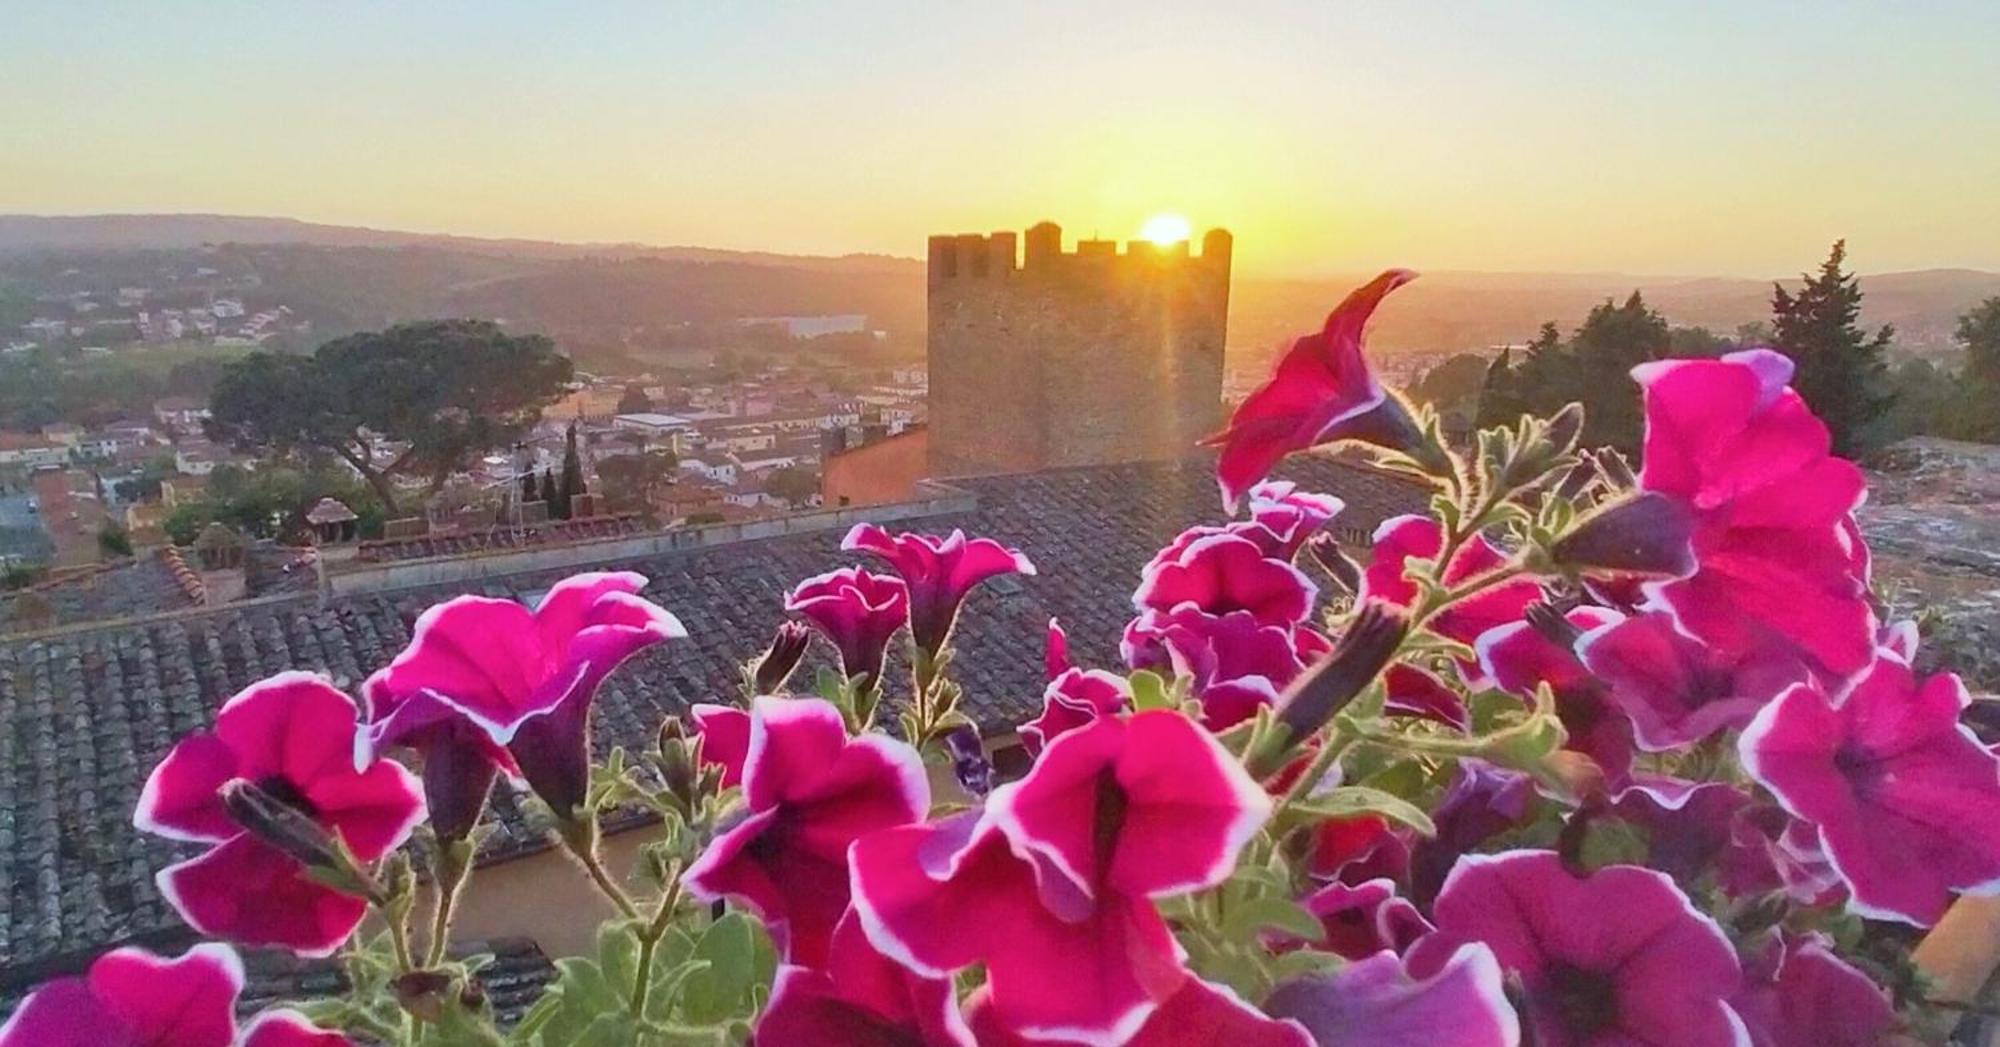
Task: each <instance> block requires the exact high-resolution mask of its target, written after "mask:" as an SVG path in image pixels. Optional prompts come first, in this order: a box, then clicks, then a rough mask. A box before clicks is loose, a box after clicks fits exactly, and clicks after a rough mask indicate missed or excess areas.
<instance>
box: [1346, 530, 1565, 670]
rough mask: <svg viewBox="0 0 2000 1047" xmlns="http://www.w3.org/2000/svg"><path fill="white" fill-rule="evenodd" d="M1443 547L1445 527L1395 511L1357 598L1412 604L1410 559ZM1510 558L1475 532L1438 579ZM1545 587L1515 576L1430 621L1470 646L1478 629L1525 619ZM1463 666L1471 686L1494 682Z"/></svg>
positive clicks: (1472, 574)
mask: <svg viewBox="0 0 2000 1047" xmlns="http://www.w3.org/2000/svg"><path fill="white" fill-rule="evenodd" d="M1442 552H1444V528H1443V527H1442V526H1441V525H1440V524H1439V523H1438V522H1437V521H1436V520H1434V519H1432V518H1430V517H1428V516H1414V515H1410V516H1396V517H1391V518H1390V519H1388V520H1385V521H1383V522H1382V526H1380V527H1378V528H1376V529H1375V542H1374V545H1373V546H1372V547H1371V548H1370V549H1369V561H1368V567H1367V569H1366V570H1365V571H1363V572H1362V575H1361V592H1360V593H1359V594H1358V595H1357V596H1356V603H1366V602H1367V601H1370V600H1376V601H1380V602H1382V603H1386V604H1389V605H1390V606H1392V607H1408V606H1410V605H1411V604H1412V603H1414V602H1416V599H1417V585H1416V583H1415V582H1412V581H1410V580H1409V578H1408V577H1406V576H1405V574H1404V570H1405V568H1406V566H1407V565H1408V563H1409V561H1410V560H1412V559H1420V560H1429V559H1434V558H1436V557H1437V556H1438V555H1439V554H1441V553H1442ZM1506 562H1507V556H1506V554H1505V553H1503V552H1501V551H1500V549H1499V547H1497V546H1495V545H1494V544H1493V543H1492V542H1489V541H1487V540H1486V539H1485V538H1484V537H1475V538H1473V539H1472V540H1471V541H1468V542H1466V543H1465V544H1464V545H1463V546H1461V547H1460V548H1459V550H1458V552H1457V553H1456V554H1455V555H1454V556H1452V558H1451V563H1449V564H1447V565H1445V568H1444V571H1443V572H1442V574H1441V575H1440V578H1439V580H1440V581H1442V582H1443V583H1444V584H1445V585H1457V584H1459V583H1461V582H1465V581H1468V580H1471V579H1473V578H1477V577H1478V576H1480V575H1482V574H1485V573H1486V572H1488V571H1491V570H1493V569H1495V568H1498V567H1501V566H1503V565H1504V564H1506ZM1541 596H1542V588H1541V585H1540V584H1539V583H1537V582H1536V581H1535V580H1534V579H1532V578H1516V579H1513V580H1510V581H1507V582H1503V583H1501V584H1499V585H1496V586H1493V587H1492V588H1490V589H1487V590H1486V591H1485V592H1482V593H1478V594H1475V595H1474V596H1472V597H1470V598H1468V599H1465V600H1461V601H1459V602H1458V603H1456V604H1453V605H1452V606H1451V607H1449V608H1447V609H1446V610H1444V611H1442V612H1440V613H1439V614H1438V615H1437V616H1436V617H1435V618H1432V619H1431V621H1430V626H1429V627H1430V629H1431V631H1433V632H1435V633H1437V634H1438V635H1440V636H1445V637H1449V638H1450V639H1453V640H1457V641H1458V642H1459V643H1462V644H1466V645H1470V644H1471V643H1472V642H1473V641H1474V640H1477V639H1478V638H1479V636H1480V634H1482V633H1484V632H1486V631H1487V630H1489V629H1492V628H1495V627H1497V626H1501V625H1507V624H1509V623H1512V622H1518V621H1520V620H1521V615H1522V614H1523V613H1525V612H1526V611H1527V609H1528V606H1529V605H1530V604H1533V603H1534V602H1536V601H1537V600H1540V599H1541ZM1459 668H1460V669H1461V671H1462V673H1463V675H1464V676H1465V678H1466V681H1465V682H1466V684H1467V685H1468V686H1471V687H1475V688H1477V687H1485V686H1489V685H1490V683H1491V681H1490V680H1488V679H1486V678H1485V677H1484V675H1483V674H1481V672H1480V671H1479V666H1478V664H1477V663H1475V662H1461V663H1460V666H1459Z"/></svg>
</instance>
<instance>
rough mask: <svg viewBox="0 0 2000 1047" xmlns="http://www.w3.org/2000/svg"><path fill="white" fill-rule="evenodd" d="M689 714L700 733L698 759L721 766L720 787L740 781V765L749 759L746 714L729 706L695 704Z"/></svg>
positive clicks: (748, 735)
mask: <svg viewBox="0 0 2000 1047" xmlns="http://www.w3.org/2000/svg"><path fill="white" fill-rule="evenodd" d="M689 716H690V717H692V718H693V720H694V733H696V734H697V735H700V736H701V762H703V763H712V764H715V765H717V766H719V767H721V768H722V787H723V788H725V789H727V788H730V787H732V786H736V785H740V784H742V782H743V767H744V764H745V763H746V762H748V760H749V758H750V714H749V713H747V712H744V711H743V710H741V709H738V708H736V707H734V706H729V705H710V704H708V703H706V702H704V703H701V704H698V705H696V706H695V707H694V708H693V709H692V710H691V711H690V712H689Z"/></svg>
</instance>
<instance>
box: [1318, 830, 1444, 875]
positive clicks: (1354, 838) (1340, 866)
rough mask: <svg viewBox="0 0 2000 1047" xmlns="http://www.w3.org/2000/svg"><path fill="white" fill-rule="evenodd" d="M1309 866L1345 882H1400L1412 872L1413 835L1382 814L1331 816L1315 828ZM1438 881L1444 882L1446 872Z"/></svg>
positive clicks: (1320, 873) (1322, 873) (1319, 873)
mask: <svg viewBox="0 0 2000 1047" xmlns="http://www.w3.org/2000/svg"><path fill="white" fill-rule="evenodd" d="M1306 869H1307V871H1308V872H1310V873H1312V875H1313V876H1315V877H1317V878H1318V879H1321V880H1337V881H1339V882H1341V883H1345V884H1362V883H1367V882H1368V881H1369V880H1377V879H1386V880H1390V881H1392V882H1393V881H1399V880H1401V879H1403V878H1404V877H1405V876H1406V875H1408V874H1409V871H1410V841H1409V834H1408V833H1406V831H1404V830H1401V829H1398V828H1396V827H1395V826H1392V825H1390V824H1389V821H1388V819H1386V818H1383V817H1382V816H1381V815H1379V814H1361V815H1354V816H1351V817H1343V818H1327V819H1325V820H1323V821H1321V822H1320V823H1319V824H1318V825H1317V826H1314V828H1313V836H1312V850H1311V853H1310V854H1309V856H1308V858H1307V865H1306ZM1438 880H1439V882H1443V880H1444V874H1443V873H1442V872H1440V873H1438Z"/></svg>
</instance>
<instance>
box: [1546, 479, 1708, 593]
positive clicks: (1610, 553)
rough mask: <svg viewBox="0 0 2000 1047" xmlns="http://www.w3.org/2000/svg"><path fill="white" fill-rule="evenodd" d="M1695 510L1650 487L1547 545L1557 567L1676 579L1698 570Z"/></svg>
mask: <svg viewBox="0 0 2000 1047" xmlns="http://www.w3.org/2000/svg"><path fill="white" fill-rule="evenodd" d="M1693 539H1694V513H1693V512H1692V511H1690V510H1689V509H1688V507H1687V505H1686V504H1684V503H1683V502H1681V501H1680V500H1679V499H1676V498H1669V497H1667V496H1666V495H1663V494H1659V493H1656V492H1652V491H1647V492H1642V493H1640V494H1637V495H1633V496H1630V497H1627V498H1625V499H1623V500H1621V501H1618V502H1614V503H1613V504H1611V505H1609V506H1607V507H1606V508H1604V509H1603V510H1601V511H1599V512H1597V513H1595V514H1593V515H1591V516H1590V517H1588V518H1586V519H1585V520H1584V521H1583V522H1582V523H1581V524H1578V525H1577V527H1576V528H1575V529H1574V530H1572V531H1570V533H1569V534H1567V535H1564V536H1563V537H1562V538H1560V539H1558V540H1557V541H1556V543H1555V544H1554V545H1553V546H1551V547H1550V548H1549V555H1550V558H1551V559H1552V560H1553V562H1554V563H1555V565H1556V566H1557V567H1564V568H1569V569H1572V570H1578V571H1584V572H1603V573H1609V574H1638V575H1651V576H1654V577H1668V578H1678V577H1681V576H1684V575H1686V574H1688V573H1689V572H1691V571H1693V570H1694V566H1695V564H1694V543H1693Z"/></svg>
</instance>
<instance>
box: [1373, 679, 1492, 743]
mask: <svg viewBox="0 0 2000 1047" xmlns="http://www.w3.org/2000/svg"><path fill="white" fill-rule="evenodd" d="M1382 686H1383V687H1384V688H1385V689H1386V690H1387V695H1388V696H1387V701H1386V702H1385V703H1384V705H1383V709H1384V711H1385V712H1387V713H1389V715H1391V716H1414V717H1417V718H1418V719H1422V720H1433V721H1436V722H1437V723H1441V724H1444V725H1445V726H1447V727H1456V728H1458V729H1459V730H1461V731H1463V730H1466V729H1468V728H1469V727H1471V725H1472V720H1471V717H1470V716H1469V714H1468V713H1467V712H1466V709H1465V699H1464V698H1462V697H1460V695H1459V693H1458V692H1457V691H1454V690H1452V689H1451V686H1450V685H1449V684H1447V683H1445V682H1444V681H1443V680H1440V679H1438V678H1437V676H1436V675H1434V674H1432V673H1431V672H1429V671H1427V670H1424V669H1419V668H1417V667H1416V666H1413V665H1392V666H1390V667H1389V668H1388V670H1387V671H1385V672H1383V674H1382Z"/></svg>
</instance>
